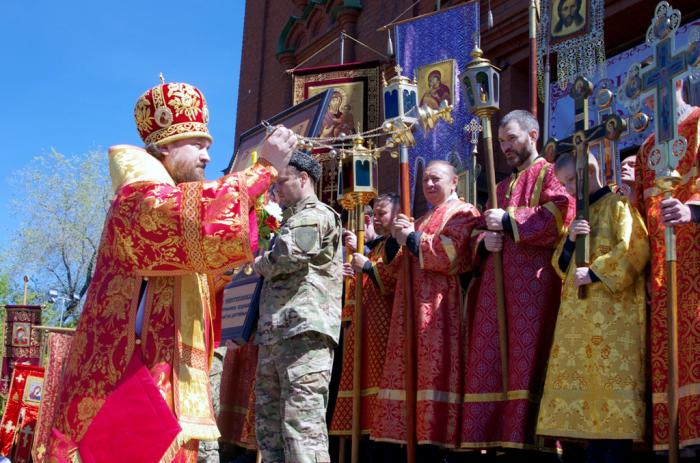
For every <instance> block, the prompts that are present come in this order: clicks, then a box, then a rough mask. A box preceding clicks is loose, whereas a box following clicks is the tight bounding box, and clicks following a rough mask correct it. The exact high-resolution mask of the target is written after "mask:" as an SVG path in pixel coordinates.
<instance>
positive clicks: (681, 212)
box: [661, 198, 692, 225]
mask: <svg viewBox="0 0 700 463" xmlns="http://www.w3.org/2000/svg"><path fill="white" fill-rule="evenodd" d="M661 215H662V217H663V220H664V225H683V224H686V223H690V221H691V220H692V214H691V213H690V207H688V205H687V204H684V203H682V202H681V201H679V200H677V199H676V198H669V199H664V200H663V201H661Z"/></svg>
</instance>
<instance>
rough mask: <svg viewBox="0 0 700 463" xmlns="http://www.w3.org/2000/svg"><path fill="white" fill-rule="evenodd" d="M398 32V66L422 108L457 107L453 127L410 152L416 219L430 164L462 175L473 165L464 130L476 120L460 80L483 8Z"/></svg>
mask: <svg viewBox="0 0 700 463" xmlns="http://www.w3.org/2000/svg"><path fill="white" fill-rule="evenodd" d="M394 31H395V37H396V61H397V63H398V64H399V65H400V66H401V68H402V74H403V75H404V76H406V77H408V78H410V79H413V78H415V80H416V82H417V84H418V100H419V101H418V104H419V106H422V105H427V106H430V107H433V108H437V106H438V105H439V104H440V102H441V101H442V100H447V101H448V103H450V104H452V105H453V106H454V110H453V112H452V117H453V119H454V123H453V124H452V125H449V124H446V123H444V122H440V123H438V124H437V125H436V127H435V128H434V129H433V130H432V131H430V132H429V133H428V134H427V135H423V134H420V133H418V134H416V142H417V144H416V146H415V147H414V148H410V149H409V150H408V152H409V162H410V164H409V168H410V176H411V196H412V204H413V215H414V216H419V215H421V214H422V213H423V212H425V210H426V208H427V204H426V203H425V198H423V192H422V189H421V186H420V181H421V178H422V172H423V168H424V166H425V164H426V163H427V162H429V161H431V160H434V159H442V160H446V161H449V162H451V163H452V164H454V165H455V167H456V168H457V170H458V171H463V170H466V169H467V168H469V166H470V165H471V144H470V143H469V142H468V139H467V137H466V136H465V135H464V131H463V129H464V126H465V125H466V124H468V123H469V121H470V120H471V118H472V116H471V114H469V111H468V107H467V98H466V95H464V94H463V89H462V88H461V86H460V83H459V80H458V79H457V76H458V75H459V73H460V72H461V71H463V70H464V68H465V67H466V65H467V64H468V63H469V62H470V61H471V56H470V53H471V51H472V50H473V49H474V41H475V40H476V38H477V37H478V34H479V3H478V2H469V3H465V4H463V5H459V6H456V7H452V8H447V9H445V10H442V11H439V12H436V13H433V14H429V15H426V16H423V17H419V18H416V19H413V20H409V21H406V22H401V23H398V24H397V25H396V26H395V28H394ZM397 191H398V185H397Z"/></svg>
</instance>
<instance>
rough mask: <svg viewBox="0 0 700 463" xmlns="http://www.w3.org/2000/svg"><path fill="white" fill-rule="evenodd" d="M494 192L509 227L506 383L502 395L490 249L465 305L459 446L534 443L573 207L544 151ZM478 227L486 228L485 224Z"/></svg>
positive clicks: (505, 245) (505, 243)
mask: <svg viewBox="0 0 700 463" xmlns="http://www.w3.org/2000/svg"><path fill="white" fill-rule="evenodd" d="M497 197H498V206H499V207H500V208H502V209H505V210H506V211H507V212H508V214H509V216H510V224H511V228H512V237H511V236H510V235H509V234H508V233H505V237H504V240H503V273H504V274H503V280H504V286H505V305H506V317H507V324H508V369H509V375H508V376H509V382H510V384H509V385H508V388H507V390H508V394H507V397H504V395H503V385H502V380H501V362H500V360H499V359H500V355H501V354H500V348H499V338H498V321H497V315H496V289H495V287H496V283H495V278H494V274H493V263H492V257H491V256H490V255H489V256H488V257H487V258H486V260H485V261H484V262H482V264H481V266H480V271H481V275H480V277H479V278H478V280H477V281H475V282H474V285H473V286H472V291H473V292H472V293H471V294H470V297H469V300H470V301H475V303H474V305H473V306H472V305H471V304H470V306H469V307H468V317H467V318H468V320H467V326H466V330H465V333H466V340H465V349H466V359H465V363H464V371H463V375H464V397H463V401H464V404H463V407H462V426H461V430H462V433H461V447H462V448H484V447H514V448H525V447H531V446H533V445H534V444H535V424H536V423H537V410H538V406H539V400H540V394H541V391H542V383H543V382H544V372H545V365H546V363H547V359H548V358H549V349H550V346H551V342H552V335H553V332H554V323H555V320H556V315H557V309H558V308H559V297H560V292H561V280H560V279H559V277H558V275H557V274H556V273H555V271H554V268H552V265H551V259H552V253H553V252H554V247H555V245H556V243H557V240H558V238H559V236H560V234H561V233H562V227H564V226H565V225H568V223H569V222H570V221H571V219H572V217H573V215H574V213H575V204H574V199H573V198H571V197H570V196H569V195H568V194H567V193H566V191H565V189H564V187H563V186H562V185H561V183H560V182H559V180H557V178H556V177H555V176H554V169H553V166H552V165H551V164H549V163H548V162H547V161H545V160H544V159H542V158H538V159H537V160H536V161H535V162H534V163H533V164H532V165H531V166H530V167H528V168H527V169H525V170H523V171H519V172H517V173H513V174H511V176H510V177H509V178H507V179H505V180H503V181H502V182H500V183H499V184H498V187H497ZM480 228H484V229H485V228H486V226H485V223H483V222H482V223H481V224H480ZM481 239H482V237H480V238H479V240H478V241H476V243H475V244H477V245H478V243H479V241H480V240H481Z"/></svg>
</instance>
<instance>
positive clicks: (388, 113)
mask: <svg viewBox="0 0 700 463" xmlns="http://www.w3.org/2000/svg"><path fill="white" fill-rule="evenodd" d="M395 117H399V91H398V90H397V89H393V90H385V91H384V119H385V120H386V119H393V118H395Z"/></svg>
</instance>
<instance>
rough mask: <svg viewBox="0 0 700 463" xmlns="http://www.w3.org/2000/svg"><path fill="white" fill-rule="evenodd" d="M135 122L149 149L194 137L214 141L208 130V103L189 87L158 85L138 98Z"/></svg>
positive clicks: (176, 84) (169, 84)
mask: <svg viewBox="0 0 700 463" xmlns="http://www.w3.org/2000/svg"><path fill="white" fill-rule="evenodd" d="M134 118H136V128H137V129H138V131H139V135H140V136H141V139H142V140H143V142H144V143H145V144H146V145H150V144H155V145H159V146H163V145H167V144H168V143H172V142H174V141H177V140H182V139H183V138H192V137H204V138H208V139H209V140H211V139H212V138H211V135H209V130H208V129H207V123H208V122H209V109H208V108H207V102H206V100H205V99H204V95H202V92H200V91H199V90H198V89H197V88H196V87H194V86H192V85H190V84H184V83H180V82H171V83H168V84H166V83H162V84H160V85H156V86H155V87H153V88H152V89H150V90H148V91H147V92H146V93H144V94H143V95H141V96H140V97H139V99H138V101H137V102H136V107H135V108H134Z"/></svg>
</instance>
